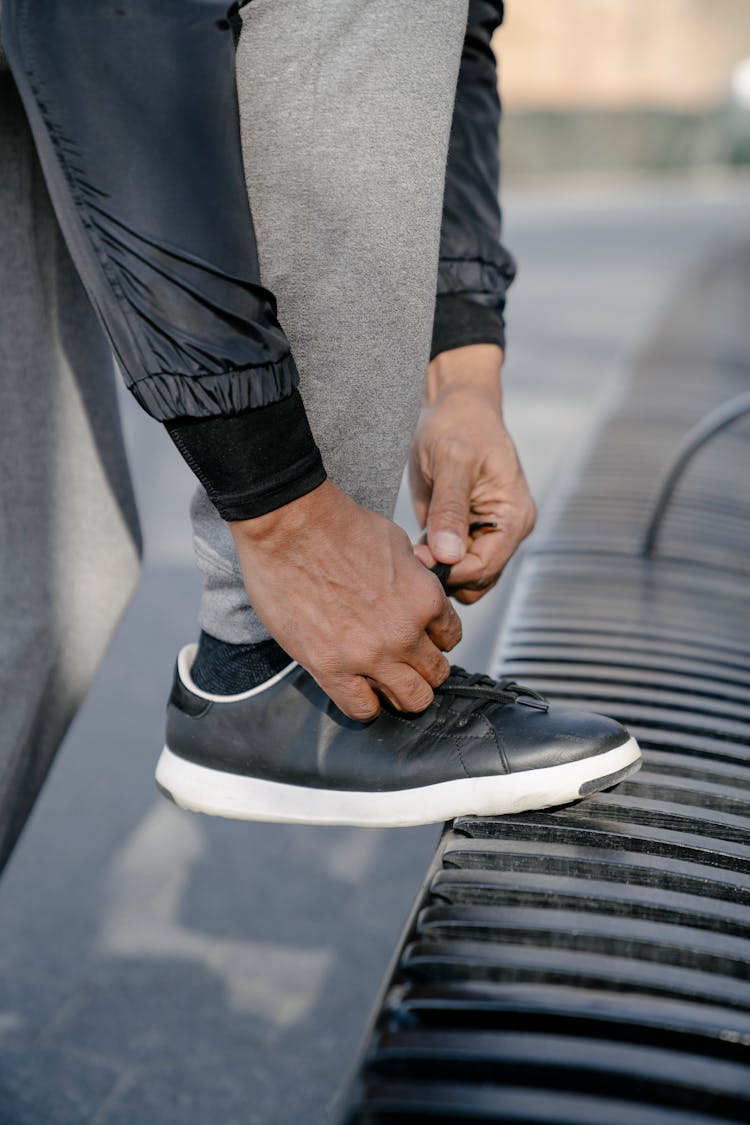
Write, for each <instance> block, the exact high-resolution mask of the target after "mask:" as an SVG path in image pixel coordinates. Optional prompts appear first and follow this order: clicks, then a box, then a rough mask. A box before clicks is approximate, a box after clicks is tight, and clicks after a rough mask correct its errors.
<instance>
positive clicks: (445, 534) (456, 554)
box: [431, 531, 465, 563]
mask: <svg viewBox="0 0 750 1125" xmlns="http://www.w3.org/2000/svg"><path fill="white" fill-rule="evenodd" d="M431 547H432V553H433V555H435V556H436V558H439V559H440V561H441V562H451V563H454V562H458V561H459V559H462V558H463V557H464V550H465V544H464V543H463V542H462V541H461V538H460V536H458V535H456V533H455V531H438V532H436V533H435V535H433V536H432V542H431Z"/></svg>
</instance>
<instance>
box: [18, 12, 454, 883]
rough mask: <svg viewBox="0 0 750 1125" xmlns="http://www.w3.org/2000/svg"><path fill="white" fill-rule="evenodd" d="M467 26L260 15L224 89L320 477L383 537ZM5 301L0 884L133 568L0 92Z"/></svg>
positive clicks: (67, 274)
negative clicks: (232, 99)
mask: <svg viewBox="0 0 750 1125" xmlns="http://www.w3.org/2000/svg"><path fill="white" fill-rule="evenodd" d="M466 15H467V0H409V2H408V3H404V0H379V2H378V3H377V4H373V3H372V2H371V0H253V2H252V3H251V4H250V5H249V7H248V8H246V9H245V10H244V25H245V26H244V31H243V35H242V39H241V42H240V48H239V59H238V75H239V77H238V82H239V86H240V103H241V109H242V139H243V148H244V151H245V153H246V166H247V172H248V175H247V181H248V191H249V194H250V201H251V205H252V208H253V214H254V218H255V223H256V231H257V236H258V243H259V249H260V261H261V271H262V276H263V282H264V284H265V285H267V286H268V287H269V288H270V289H272V290H273V291H274V292H275V294H276V296H277V299H278V304H279V316H280V319H281V323H282V324H283V326H284V328H285V330H286V332H287V335H288V336H289V338H290V341H291V344H292V347H293V349H294V353H295V356H296V360H297V364H298V366H299V368H300V372H301V376H302V384H301V390H302V394H303V397H304V401H305V405H306V407H307V411H308V414H309V416H310V420H311V424H312V427H313V431H314V433H315V436H316V439H317V441H318V444H319V446H320V449H321V451H322V454H323V458H324V461H325V464H326V467H327V469H328V472H329V475H330V476H331V478H332V479H333V480H334V481H335V482H336V483H337V484H339V485H340V486H341V487H342V488H344V489H345V490H346V491H347V492H349V493H350V494H351V495H352V496H354V497H355V498H356V499H357V500H358V501H360V502H361V503H363V504H366V505H368V506H369V507H372V508H374V509H376V510H378V511H381V512H383V513H388V514H390V513H391V512H392V510H393V505H394V503H395V498H396V493H397V491H398V487H399V482H400V478H401V473H402V469H403V465H404V462H405V459H406V455H407V450H408V445H409V441H410V437H411V433H412V429H413V425H414V421H415V419H416V414H417V410H418V406H419V399H420V394H421V387H422V381H423V377H424V373H425V370H426V365H427V360H428V350H429V341H430V331H431V323H432V312H433V305H434V295H435V282H436V270H437V255H438V241H439V230H440V213H441V201H442V193H443V181H444V172H445V162H446V153H447V144H448V135H449V131H450V121H451V113H452V108H453V99H454V94H455V87H456V78H457V73H458V64H459V59H460V53H461V47H462V43H463V33H464V28H465V25H466ZM217 205H220V201H217ZM0 293H2V302H0V380H1V385H2V406H3V409H2V411H0V621H1V622H2V638H1V639H0V698H2V700H3V723H2V724H0V862H2V860H3V859H4V857H5V856H7V854H8V853H9V851H10V849H11V848H12V845H13V843H14V842H15V839H16V837H17V834H18V832H19V831H20V829H21V827H22V825H23V822H24V820H25V818H26V816H27V814H28V812H29V810H30V808H31V805H32V803H33V801H34V799H35V797H36V794H37V792H38V790H39V788H40V786H41V784H42V782H43V780H44V777H45V775H46V771H47V769H48V767H49V764H50V762H51V760H52V757H53V755H54V752H55V749H56V747H57V745H58V743H59V741H60V739H61V738H62V735H63V733H64V731H65V728H66V726H67V724H68V722H69V721H70V719H71V718H72V715H73V714H74V713H75V709H76V707H77V706H78V704H79V703H80V701H81V699H82V697H83V695H84V693H85V691H86V689H87V687H88V685H89V683H90V681H91V679H92V677H93V675H94V672H95V670H96V668H97V666H98V663H99V661H100V659H101V657H102V655H103V652H104V650H105V648H106V645H107V642H108V640H109V638H110V636H111V633H112V631H113V629H114V627H115V624H116V622H117V620H118V619H119V616H120V614H121V613H122V610H123V609H124V606H125V605H126V603H127V600H128V598H129V596H130V594H131V592H132V589H133V587H134V584H135V580H136V576H137V569H138V555H139V533H138V523H137V516H136V513H135V507H134V502H133V495H132V490H131V487H130V481H129V476H128V471H127V465H126V461H125V455H124V451H123V445H122V439H121V435H120V425H119V419H118V414H117V404H116V398H115V388H114V385H113V375H112V363H111V360H110V357H109V352H108V348H107V345H106V344H105V342H104V338H103V335H102V333H101V331H100V329H99V326H98V324H97V322H96V320H95V319H94V316H93V314H92V312H91V310H90V308H89V305H88V302H87V300H86V297H85V294H84V292H83V290H82V288H81V286H80V284H79V283H78V281H77V279H76V276H75V271H74V269H73V266H72V264H71V261H70V259H69V257H68V254H67V251H66V249H65V247H64V245H63V243H62V239H61V237H60V233H59V229H58V227H57V223H56V220H55V217H54V213H53V211H52V209H51V206H50V203H49V199H48V197H47V194H46V191H45V189H44V185H43V183H42V180H41V173H40V170H39V165H38V162H37V160H36V156H35V153H34V150H33V144H32V141H31V136H30V133H29V130H28V127H27V125H26V122H25V118H24V115H23V110H22V108H21V104H20V101H19V99H18V97H17V95H16V93H15V89H14V87H13V83H12V80H11V78H10V76H9V75H8V74H7V73H0ZM192 518H193V526H194V538H195V548H196V554H197V558H198V564H199V566H200V569H201V571H202V574H203V577H204V582H205V593H204V597H203V603H202V610H201V622H202V625H203V627H204V628H205V629H206V630H208V631H209V632H211V633H213V634H214V635H215V636H218V637H221V638H223V639H225V640H228V641H233V642H238V641H247V640H253V639H259V638H261V637H264V636H266V635H267V634H266V633H265V632H264V630H263V627H262V626H261V625H260V622H259V621H258V619H257V617H256V616H255V615H254V614H253V612H252V610H251V608H250V606H249V605H248V604H247V598H246V596H245V592H244V587H243V585H242V580H241V576H240V572H239V568H238V565H237V561H236V556H235V552H234V548H233V542H232V539H231V536H230V534H229V532H228V530H227V527H226V525H225V524H224V523H223V522H222V521H221V520H220V519H219V517H218V515H217V514H216V511H215V509H214V508H213V506H212V505H211V504H210V503H209V501H208V500H207V498H206V495H205V493H204V492H203V491H202V490H201V489H199V490H198V492H197V493H196V496H195V499H194V501H193V505H192ZM185 612H186V616H187V617H192V610H191V609H190V607H186V610H185Z"/></svg>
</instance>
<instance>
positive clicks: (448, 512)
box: [430, 491, 468, 528]
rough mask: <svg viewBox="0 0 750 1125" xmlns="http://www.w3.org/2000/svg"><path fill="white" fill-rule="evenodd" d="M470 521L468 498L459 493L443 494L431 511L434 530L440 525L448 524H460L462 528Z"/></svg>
mask: <svg viewBox="0 0 750 1125" xmlns="http://www.w3.org/2000/svg"><path fill="white" fill-rule="evenodd" d="M467 519H468V508H467V502H466V497H465V496H462V495H461V494H460V493H459V492H454V491H451V492H443V493H442V495H440V496H438V497H437V498H436V499H435V502H434V503H433V505H432V510H431V511H430V528H434V526H435V524H436V523H438V524H440V525H441V526H444V525H445V524H446V523H450V524H454V525H455V524H458V525H459V526H460V527H461V528H463V526H464V525H465V524H466V521H467Z"/></svg>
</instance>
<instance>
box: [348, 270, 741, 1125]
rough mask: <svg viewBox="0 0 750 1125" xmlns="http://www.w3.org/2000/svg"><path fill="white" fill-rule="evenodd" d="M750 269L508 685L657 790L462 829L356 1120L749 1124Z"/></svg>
mask: <svg viewBox="0 0 750 1125" xmlns="http://www.w3.org/2000/svg"><path fill="white" fill-rule="evenodd" d="M747 307H750V278H749V274H748V256H747V253H746V252H743V253H737V254H736V255H733V256H732V257H731V258H730V259H729V260H728V261H727V260H725V261H724V262H723V264H722V265H721V266H720V267H717V268H716V269H714V270H708V271H707V272H706V274H705V275H704V276H703V277H702V278H701V279H700V282H699V284H698V286H697V289H696V291H695V293H694V296H693V306H692V307H691V306H690V302H686V301H684V300H681V301H678V302H676V304H675V307H674V309H673V310H672V312H671V314H670V315H669V316H667V317H666V318H665V321H664V323H663V325H662V327H661V330H660V331H659V333H657V335H656V336H655V338H654V340H653V341H652V344H651V346H650V347H649V348H648V349H646V351H645V352H644V354H643V355H642V357H641V361H640V363H639V364H638V365H637V366H636V368H635V369H634V371H633V373H632V377H631V379H630V382H629V384H628V387H627V389H626V393H625V395H624V396H623V399H622V401H621V402H620V404H619V406H618V407H617V408H616V409H615V411H614V413H613V414H612V417H611V418H610V419H609V420H608V422H607V423H606V424H605V425H604V426H603V427H602V428H601V430H600V432H599V435H598V437H597V440H596V442H595V443H594V445H593V447H592V448H591V449H590V450H589V451H588V453H587V454H586V456H585V458H584V459H583V461H582V462H581V464H579V466H578V467H577V469H575V470H573V471H572V472H571V475H570V477H569V479H568V483H567V486H566V488H565V489H564V491H561V492H560V493H559V494H558V497H557V499H556V501H555V502H553V503H552V504H551V505H550V508H549V510H548V511H547V513H546V515H545V518H544V520H543V521H542V528H541V534H540V535H539V536H538V537H537V541H536V543H535V545H534V548H533V549H532V550H531V551H530V552H528V553H527V556H526V558H525V561H524V562H523V564H522V565H521V566H520V568H519V571H518V577H517V581H516V585H515V587H514V592H513V596H512V600H511V603H510V606H509V610H508V613H507V615H506V619H505V622H504V630H503V635H502V638H501V643H500V646H499V650H498V657H499V667H498V668H497V669H495V671H500V670H501V671H502V674H503V675H509V676H512V677H513V678H518V679H519V680H522V681H523V682H527V683H530V684H532V685H533V686H534V687H536V688H538V689H539V690H540V691H542V692H544V693H545V694H547V695H549V696H550V698H552V699H555V700H558V701H560V702H563V703H570V704H571V705H575V706H583V707H586V708H589V709H591V710H597V711H602V712H605V713H607V714H610V715H613V716H615V717H616V718H618V719H620V720H621V721H623V722H625V723H626V724H627V725H628V727H629V728H630V729H631V731H632V732H633V733H634V734H635V735H636V736H637V737H638V739H639V741H640V743H641V746H642V747H643V750H644V767H643V769H642V771H641V772H640V773H639V774H636V775H635V776H634V777H632V778H630V779H628V780H626V781H625V782H623V783H622V784H620V785H619V786H617V787H615V788H614V789H612V790H610V791H608V792H605V793H600V794H597V795H594V796H592V797H589V798H587V799H586V800H583V801H580V802H577V803H576V804H574V805H570V806H568V807H566V808H562V809H558V810H555V811H550V812H540V813H526V814H523V815H520V816H514V817H505V818H463V819H460V820H457V821H456V822H455V823H454V824H453V825H448V826H446V831H445V833H444V835H443V838H442V840H441V843H440V846H439V848H438V851H437V854H436V856H435V859H434V861H433V864H432V866H431V869H430V871H429V872H428V875H427V879H426V882H425V885H424V887H423V890H422V892H421V894H420V896H419V898H418V900H417V903H416V906H415V910H414V914H413V916H412V918H411V920H410V922H409V925H408V927H407V931H406V933H405V936H404V939H403V943H402V946H401V947H400V949H399V950H398V951H397V956H396V960H395V962H394V965H393V968H392V972H391V974H390V977H389V979H388V981H387V982H386V986H385V990H384V993H383V995H382V997H381V1003H380V1006H379V1009H378V1011H377V1014H376V1017H375V1021H374V1024H373V1027H372V1029H371V1031H370V1034H369V1038H368V1042H367V1046H366V1050H365V1054H364V1058H363V1061H362V1063H361V1066H360V1068H359V1071H358V1073H357V1075H356V1077H355V1080H354V1083H353V1086H352V1091H351V1097H350V1101H349V1105H348V1108H347V1110H346V1113H345V1115H344V1121H345V1122H346V1123H347V1125H355V1123H356V1125H378V1123H381V1122H383V1123H385V1122H403V1123H404V1125H418V1123H422V1122H428V1121H429V1122H432V1121H442V1122H480V1121H498V1122H549V1123H558V1125H562V1123H570V1125H584V1123H587V1122H591V1123H596V1125H605V1123H606V1125H619V1123H623V1125H633V1123H644V1125H651V1123H654V1125H656V1123H659V1125H667V1123H670V1125H678V1123H679V1125H688V1123H691V1125H698V1123H699V1122H700V1123H706V1125H707V1123H709V1122H710V1123H713V1125H716V1123H718V1122H728V1121H731V1122H747V1121H748V1120H750V651H749V648H750V646H749V645H748V640H749V639H750V584H749V583H748V576H750V424H748V422H747V420H738V421H737V422H736V424H735V425H734V426H733V428H732V429H731V431H730V430H726V431H724V432H723V433H722V434H720V435H717V436H716V437H715V438H714V440H713V441H712V442H711V443H710V445H708V446H705V447H704V448H702V449H701V450H700V451H699V452H697V454H696V455H695V457H693V458H692V459H691V460H690V461H689V463H686V464H685V466H683V469H684V471H683V472H682V474H681V475H680V477H679V479H678V480H676V482H675V487H674V491H673V493H672V495H671V500H670V506H669V507H668V508H667V509H666V510H665V511H664V512H660V527H659V537H658V544H657V550H656V552H655V554H654V556H653V557H646V558H644V557H641V548H642V543H643V536H644V532H645V529H646V527H647V525H648V520H649V516H650V515H651V513H652V512H653V510H654V504H655V503H657V501H658V496H659V489H660V487H661V486H660V484H659V482H660V481H663V480H665V479H669V465H670V458H674V456H675V453H676V452H678V451H679V450H680V447H681V442H683V441H684V437H685V434H686V433H688V432H689V431H690V430H691V429H694V428H695V427H696V426H697V424H698V422H699V419H700V418H701V417H702V416H703V415H704V414H707V413H709V412H711V411H715V410H716V408H717V407H718V406H719V405H720V404H721V403H722V402H723V401H725V400H728V399H730V398H733V397H735V396H738V395H740V394H743V393H745V392H746V391H747V387H748V385H749V384H750V337H748V333H747V327H746V323H745V319H746V318H745V315H744V313H743V311H742V310H743V309H746V308H747Z"/></svg>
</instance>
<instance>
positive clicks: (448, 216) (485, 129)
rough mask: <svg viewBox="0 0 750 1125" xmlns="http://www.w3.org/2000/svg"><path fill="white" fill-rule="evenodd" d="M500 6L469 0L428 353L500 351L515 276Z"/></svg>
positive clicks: (499, 1) (486, 0) (493, 1)
mask: <svg viewBox="0 0 750 1125" xmlns="http://www.w3.org/2000/svg"><path fill="white" fill-rule="evenodd" d="M502 18H503V3H502V0H470V3H469V18H468V23H467V28H466V38H465V41H464V48H463V54H462V57H461V66H460V69H459V75H458V86H457V90H456V102H455V107H454V110H453V122H452V125H451V134H450V142H449V147H448V165H447V169H446V178H445V196H444V201H443V219H442V229H441V234H440V264H439V268H438V286H437V299H436V302H435V319H434V324H433V335H432V350H431V355H432V356H436V355H437V354H438V353H439V352H444V351H449V350H450V349H451V348H458V347H462V346H464V345H466V344H481V343H493V344H498V345H499V346H500V347H502V348H504V347H505V332H504V324H503V310H504V308H505V293H506V290H507V288H508V286H509V285H510V283H511V282H512V280H513V278H514V276H515V263H514V261H513V258H512V257H511V255H510V254H509V253H508V251H507V250H506V249H505V247H504V246H503V245H502V242H501V212H500V203H499V200H498V191H499V180H500V98H499V96H498V91H497V65H496V61H495V55H494V52H493V50H492V46H491V42H492V35H493V33H494V31H495V30H496V28H497V27H499V25H500V24H501V22H502Z"/></svg>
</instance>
